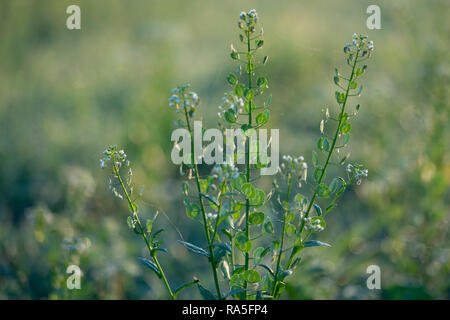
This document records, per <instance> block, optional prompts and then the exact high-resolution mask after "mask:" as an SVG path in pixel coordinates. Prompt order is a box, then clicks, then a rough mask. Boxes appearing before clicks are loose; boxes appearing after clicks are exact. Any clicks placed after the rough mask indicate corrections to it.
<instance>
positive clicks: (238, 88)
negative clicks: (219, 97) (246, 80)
mask: <svg viewBox="0 0 450 320" xmlns="http://www.w3.org/2000/svg"><path fill="white" fill-rule="evenodd" d="M234 93H236V95H237V96H238V97H242V96H243V95H244V86H243V85H242V84H238V85H236V86H235V87H234Z"/></svg>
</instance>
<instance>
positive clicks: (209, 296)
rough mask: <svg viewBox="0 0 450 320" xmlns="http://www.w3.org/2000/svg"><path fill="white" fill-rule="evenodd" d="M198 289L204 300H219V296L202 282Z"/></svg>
mask: <svg viewBox="0 0 450 320" xmlns="http://www.w3.org/2000/svg"><path fill="white" fill-rule="evenodd" d="M197 286H198V291H199V292H200V295H201V296H202V298H203V299H204V300H217V297H216V296H215V295H214V294H213V293H212V292H211V291H209V290H208V289H206V288H205V287H203V286H202V285H201V284H198V285H197Z"/></svg>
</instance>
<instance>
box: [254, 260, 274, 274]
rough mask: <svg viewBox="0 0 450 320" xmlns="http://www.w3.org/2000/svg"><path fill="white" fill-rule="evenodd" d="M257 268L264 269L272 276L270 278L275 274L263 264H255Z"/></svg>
mask: <svg viewBox="0 0 450 320" xmlns="http://www.w3.org/2000/svg"><path fill="white" fill-rule="evenodd" d="M256 265H257V266H258V267H262V268H264V269H266V270H267V271H268V272H269V273H270V275H272V277H274V276H275V273H274V272H273V270H272V269H271V268H270V267H269V266H268V265H265V264H263V263H258V264H256Z"/></svg>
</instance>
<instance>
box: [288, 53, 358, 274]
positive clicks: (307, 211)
mask: <svg viewBox="0 0 450 320" xmlns="http://www.w3.org/2000/svg"><path fill="white" fill-rule="evenodd" d="M358 55H359V53H356V56H355V62H354V63H353V67H352V73H351V75H350V80H349V81H348V84H347V90H346V91H345V98H344V102H343V103H342V108H341V112H340V114H339V118H338V119H339V123H338V125H337V128H336V132H335V134H334V138H333V142H332V143H331V147H330V151H329V152H328V156H327V160H326V161H325V165H324V166H323V169H322V173H321V175H320V177H319V180H318V181H317V184H318V185H320V184H321V183H322V181H323V179H324V178H325V173H326V171H327V168H328V164H329V163H330V159H331V156H332V154H333V151H334V148H335V146H336V142H337V138H338V136H339V130H340V129H341V124H342V119H343V115H344V112H345V106H346V105H347V100H348V97H349V91H350V84H351V83H352V81H353V77H354V75H355V68H356V63H357V62H358ZM316 198H317V188H316V190H315V191H314V194H313V196H312V198H311V201H310V202H309V205H308V208H307V209H306V212H305V217H304V218H308V215H309V212H310V211H311V208H312V206H313V204H314V201H315V200H316ZM304 227H305V220H304V219H302V223H301V226H300V230H299V232H298V236H299V237H301V234H302V231H303V228H304ZM295 249H296V248H295V247H294V248H293V249H292V253H291V256H290V258H289V262H288V264H287V267H286V268H289V267H290V265H291V263H292V260H293V259H294V256H295Z"/></svg>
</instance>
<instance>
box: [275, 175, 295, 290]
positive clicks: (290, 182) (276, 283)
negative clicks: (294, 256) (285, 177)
mask: <svg viewBox="0 0 450 320" xmlns="http://www.w3.org/2000/svg"><path fill="white" fill-rule="evenodd" d="M291 186H292V174H289V181H288V190H287V195H286V202H287V207H286V210H284V211H283V228H282V230H281V243H280V253H279V254H278V259H277V268H276V269H275V270H276V271H275V279H274V280H275V282H274V284H273V289H272V296H273V297H275V294H276V292H277V287H278V282H279V281H278V274H279V272H280V263H281V255H282V254H283V248H284V237H285V229H286V213H287V212H289V197H290V194H291Z"/></svg>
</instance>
